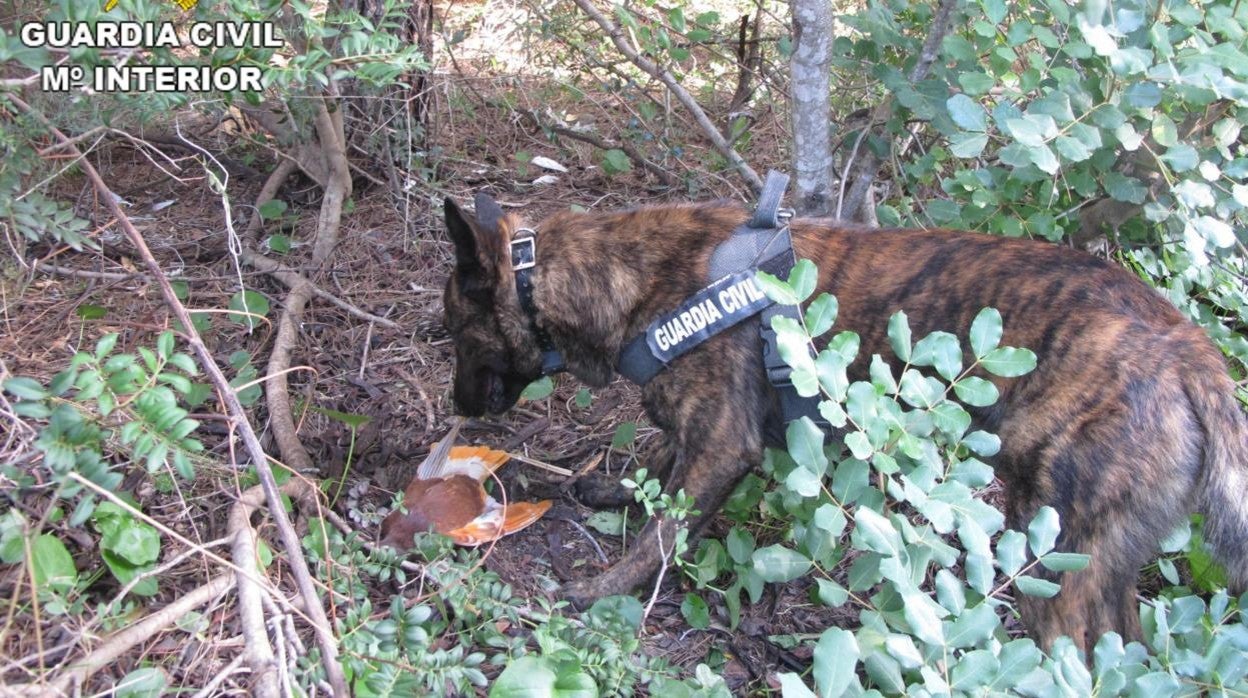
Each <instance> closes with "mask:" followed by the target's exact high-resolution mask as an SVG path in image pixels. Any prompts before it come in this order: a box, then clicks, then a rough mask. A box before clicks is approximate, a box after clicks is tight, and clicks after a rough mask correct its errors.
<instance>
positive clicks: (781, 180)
mask: <svg viewBox="0 0 1248 698" xmlns="http://www.w3.org/2000/svg"><path fill="white" fill-rule="evenodd" d="M788 186H789V176H788V175H787V174H784V173H783V172H777V171H775V170H771V171H769V172H768V173H767V179H766V181H764V182H763V191H762V192H760V193H759V195H758V206H756V207H755V208H754V216H753V217H752V218H750V224H749V225H750V227H751V228H758V229H762V230H766V229H768V228H779V227H780V202H782V201H783V200H784V190H785V189H787V188H788Z"/></svg>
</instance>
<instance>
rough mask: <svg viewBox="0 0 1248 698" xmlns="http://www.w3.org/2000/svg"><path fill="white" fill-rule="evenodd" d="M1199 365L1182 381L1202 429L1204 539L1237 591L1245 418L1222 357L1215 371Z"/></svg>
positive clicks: (1245, 492) (1243, 535)
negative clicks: (1184, 381) (1184, 382)
mask: <svg viewBox="0 0 1248 698" xmlns="http://www.w3.org/2000/svg"><path fill="white" fill-rule="evenodd" d="M1210 350H1211V351H1213V349H1212V347H1210ZM1220 358H1221V357H1219V359H1220ZM1200 364H1202V365H1199V367H1198V368H1196V370H1194V371H1192V372H1191V373H1190V374H1189V377H1188V379H1187V381H1186V383H1187V386H1186V387H1187V395H1188V399H1189V400H1190V401H1191V403H1192V407H1193V408H1194V409H1195V410H1196V416H1197V418H1198V419H1199V420H1200V423H1201V425H1202V426H1203V427H1204V432H1205V433H1204V437H1205V438H1204V463H1203V465H1204V467H1203V468H1202V469H1201V476H1200V481H1199V485H1198V490H1197V504H1198V505H1199V508H1200V511H1201V512H1202V513H1203V514H1204V515H1205V526H1204V538H1205V542H1206V543H1207V544H1208V545H1209V548H1210V549H1211V550H1212V551H1213V554H1214V557H1215V558H1217V560H1218V561H1219V562H1221V563H1222V565H1223V566H1225V567H1226V572H1227V576H1228V580H1229V582H1230V587H1231V591H1232V592H1233V593H1236V594H1238V593H1242V592H1243V591H1244V590H1245V588H1248V417H1246V416H1245V415H1244V413H1243V411H1242V410H1241V408H1240V406H1239V402H1238V401H1237V400H1236V399H1235V395H1234V390H1235V386H1234V384H1233V383H1232V382H1231V381H1230V379H1229V377H1228V376H1227V375H1226V372H1225V370H1224V369H1223V368H1222V364H1221V361H1219V362H1218V364H1217V370H1216V371H1214V370H1209V369H1207V368H1206V367H1205V366H1204V365H1203V364H1205V362H1200Z"/></svg>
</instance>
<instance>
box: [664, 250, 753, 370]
mask: <svg viewBox="0 0 1248 698" xmlns="http://www.w3.org/2000/svg"><path fill="white" fill-rule="evenodd" d="M755 274H756V270H755V269H747V270H745V271H740V272H737V273H735V274H729V275H728V276H725V277H724V278H722V279H720V280H719V281H716V282H715V283H713V284H711V285H710V286H707V287H706V288H704V289H702V290H701V291H698V292H697V293H696V294H694V295H693V296H690V297H689V298H688V299H687V300H685V302H684V303H682V304H681V306H680V307H679V308H677V309H676V310H673V311H672V312H670V313H667V314H666V315H661V316H659V317H658V318H657V319H656V320H655V321H654V322H652V323H650V326H649V327H648V328H646V344H647V345H648V346H649V347H650V353H652V354H654V357H655V358H656V359H658V360H660V361H662V362H663V363H667V362H669V361H671V360H672V359H675V358H676V357H678V356H680V355H682V354H684V353H685V352H687V351H689V350H690V349H693V348H694V347H696V346H698V345H699V344H701V343H702V342H705V341H706V340H708V339H710V338H711V337H714V336H715V335H717V334H719V333H720V332H723V331H724V330H726V329H728V328H729V327H732V326H733V325H736V324H738V323H740V322H741V321H743V320H745V319H747V318H750V317H753V316H754V315H757V314H758V313H759V312H761V311H762V310H763V309H764V308H766V307H767V306H769V305H771V299H769V298H768V297H767V295H766V294H764V293H763V291H762V290H761V289H760V288H759V287H758V284H757V283H755V281H754V278H755Z"/></svg>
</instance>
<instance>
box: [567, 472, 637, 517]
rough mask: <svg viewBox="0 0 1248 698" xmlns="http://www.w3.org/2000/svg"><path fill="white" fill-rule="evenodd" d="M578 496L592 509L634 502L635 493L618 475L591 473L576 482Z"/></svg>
mask: <svg viewBox="0 0 1248 698" xmlns="http://www.w3.org/2000/svg"><path fill="white" fill-rule="evenodd" d="M576 498H577V499H578V500H580V502H581V503H582V504H584V505H585V506H587V507H590V508H592V509H607V508H612V507H622V506H624V505H625V504H628V503H630V502H632V501H633V493H632V491H631V490H629V489H628V488H627V487H625V486H624V485H621V484H620V479H619V478H618V477H614V476H612V475H605V474H603V473H589V474H588V475H586V476H585V477H583V478H581V479H580V480H579V481H578V482H577V483H576Z"/></svg>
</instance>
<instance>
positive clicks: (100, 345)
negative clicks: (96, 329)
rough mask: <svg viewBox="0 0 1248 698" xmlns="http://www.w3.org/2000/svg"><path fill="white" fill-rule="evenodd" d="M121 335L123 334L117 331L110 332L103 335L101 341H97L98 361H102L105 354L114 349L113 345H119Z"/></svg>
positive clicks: (96, 356)
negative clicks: (118, 340)
mask: <svg viewBox="0 0 1248 698" xmlns="http://www.w3.org/2000/svg"><path fill="white" fill-rule="evenodd" d="M120 336H121V335H119V334H117V333H116V332H110V333H108V334H106V335H104V336H103V337H100V341H98V342H96V343H95V358H96V360H97V361H102V360H103V359H104V356H105V355H107V354H108V353H109V352H111V351H112V350H113V347H114V346H116V345H117V339H118V338H119V337H120Z"/></svg>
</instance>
